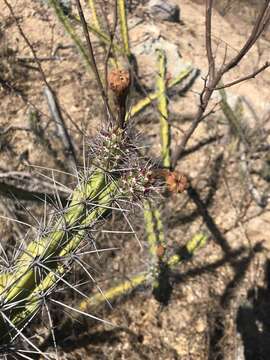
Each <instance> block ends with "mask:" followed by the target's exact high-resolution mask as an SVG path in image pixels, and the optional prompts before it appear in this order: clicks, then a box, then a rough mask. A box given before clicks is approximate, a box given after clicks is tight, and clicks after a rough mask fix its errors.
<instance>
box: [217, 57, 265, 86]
mask: <svg viewBox="0 0 270 360" xmlns="http://www.w3.org/2000/svg"><path fill="white" fill-rule="evenodd" d="M269 66H270V62H269V61H267V62H266V63H265V64H264V65H263V66H261V67H260V68H259V69H257V70H256V71H254V72H253V73H252V74H249V75H247V76H243V77H241V78H240V79H237V80H234V81H232V82H230V83H228V84H225V85H223V86H218V87H216V88H215V90H221V89H225V88H228V87H231V86H233V85H236V84H239V83H241V82H243V81H246V80H249V79H255V77H256V76H257V75H258V74H259V73H261V72H262V71H264V70H265V69H267V68H268V67H269Z"/></svg>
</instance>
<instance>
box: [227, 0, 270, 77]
mask: <svg viewBox="0 0 270 360" xmlns="http://www.w3.org/2000/svg"><path fill="white" fill-rule="evenodd" d="M269 20H270V0H267V1H265V4H264V5H263V6H262V8H261V11H260V13H259V15H258V17H257V19H256V22H255V24H254V26H253V29H252V32H251V34H250V36H249V38H248V39H247V41H246V43H245V45H244V46H243V47H242V49H241V50H240V51H239V53H238V54H237V55H236V56H235V57H234V58H233V59H232V60H231V61H230V62H229V63H228V64H227V65H225V67H224V68H223V69H221V72H222V74H225V73H226V72H228V71H229V70H231V69H232V68H233V67H235V66H236V65H237V64H239V62H240V61H241V60H242V58H243V57H244V56H245V55H246V54H247V53H248V52H249V50H250V49H251V48H252V46H253V45H254V44H255V42H256V41H257V40H258V38H259V37H260V35H261V34H262V32H263V31H264V29H265V28H266V26H267V25H268V23H269Z"/></svg>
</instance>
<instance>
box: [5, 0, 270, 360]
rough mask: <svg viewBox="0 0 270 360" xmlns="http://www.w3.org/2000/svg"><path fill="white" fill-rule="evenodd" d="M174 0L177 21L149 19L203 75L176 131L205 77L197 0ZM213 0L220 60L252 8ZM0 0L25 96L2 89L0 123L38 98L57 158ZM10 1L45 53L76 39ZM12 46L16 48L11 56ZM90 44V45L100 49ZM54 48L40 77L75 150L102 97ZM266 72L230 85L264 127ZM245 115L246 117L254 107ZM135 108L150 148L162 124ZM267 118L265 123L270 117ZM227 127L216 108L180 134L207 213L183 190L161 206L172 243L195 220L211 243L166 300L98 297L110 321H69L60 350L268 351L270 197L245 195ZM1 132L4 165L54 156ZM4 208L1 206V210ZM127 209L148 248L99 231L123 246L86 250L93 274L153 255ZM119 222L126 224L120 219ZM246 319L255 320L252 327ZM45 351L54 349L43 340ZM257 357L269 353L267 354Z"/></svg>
mask: <svg viewBox="0 0 270 360" xmlns="http://www.w3.org/2000/svg"><path fill="white" fill-rule="evenodd" d="M178 3H179V5H180V7H181V17H182V23H181V24H170V23H165V22H164V23H155V25H157V26H158V28H159V30H160V33H161V34H162V35H163V36H164V37H165V38H167V39H169V40H170V41H172V42H173V43H174V44H176V45H178V46H179V51H180V54H181V57H182V58H183V59H184V61H186V62H190V63H192V64H193V66H194V67H197V68H199V69H201V77H199V78H198V79H197V80H196V82H195V84H194V86H193V87H192V89H190V90H189V91H188V92H187V93H185V94H184V96H182V97H176V98H174V100H173V101H172V112H173V117H174V118H175V119H172V122H173V124H174V125H176V126H178V127H181V130H182V131H183V130H185V129H186V128H187V126H188V125H189V124H190V119H191V117H192V115H193V114H194V111H195V109H196V107H197V104H198V94H197V92H198V91H199V90H200V89H201V88H202V84H203V80H202V78H203V76H204V75H205V74H206V71H207V60H206V56H205V45H204V6H203V5H202V1H190V0H181V1H180V0H179V1H178ZM221 3H222V2H218V6H217V9H216V11H215V13H214V26H213V34H214V44H215V45H217V46H218V51H217V58H218V59H220V61H222V59H223V56H224V49H225V44H226V45H227V49H228V52H227V56H232V55H234V54H235V51H236V50H237V49H239V48H240V46H241V45H242V44H243V43H244V41H245V39H246V34H247V33H248V29H249V28H250V26H251V23H252V19H253V17H252V14H253V13H252V11H254V9H255V7H252V9H251V8H249V6H248V5H247V4H244V2H243V4H242V3H241V4H240V5H239V6H240V7H237V8H236V7H231V8H228V9H229V10H226V11H223V10H224V8H225V5H226V4H225V5H224V4H222V5H221ZM223 3H224V2H223ZM228 3H229V2H228ZM254 4H255V3H254ZM0 5H1V9H3V11H2V13H1V18H0V36H1V37H0V39H1V48H0V52H1V54H0V61H1V63H3V68H4V72H2V73H1V72H0V75H1V76H3V77H4V79H6V80H8V81H9V82H10V83H11V84H12V86H14V87H16V88H17V89H18V93H20V94H24V95H26V96H27V103H25V102H24V101H23V100H22V98H21V96H20V95H16V94H14V92H9V91H8V90H3V89H2V90H1V93H0V99H1V110H0V127H1V130H2V129H6V128H7V127H8V126H9V125H11V126H12V127H16V126H19V127H29V122H28V111H29V107H30V105H31V106H33V105H34V106H36V107H37V108H38V109H39V110H40V111H41V112H42V113H43V116H42V124H43V125H44V126H45V124H47V125H48V127H47V130H46V131H47V136H48V138H49V139H50V140H51V141H52V143H53V145H54V147H55V149H56V150H57V153H58V157H59V160H60V161H61V160H63V159H64V154H63V152H62V151H61V144H60V142H59V140H58V139H57V137H56V135H55V128H54V125H53V123H51V122H49V112H48V109H47V105H46V101H45V100H44V96H43V85H42V82H41V79H40V76H39V74H38V72H37V71H36V70H34V69H33V68H32V67H35V64H34V63H27V64H28V65H31V66H32V67H29V66H28V67H22V66H21V63H19V61H18V59H19V58H20V59H21V58H25V57H32V55H31V53H30V51H29V49H28V47H27V46H26V45H25V43H24V41H23V40H22V38H21V36H20V35H19V34H18V31H17V29H16V26H15V24H14V21H13V20H12V18H11V17H10V15H9V12H8V10H7V8H6V6H5V5H4V4H3V1H2V0H0ZM12 5H13V6H14V11H15V13H16V15H17V16H18V17H19V20H20V24H21V26H22V27H23V29H24V32H25V33H26V34H27V35H28V36H29V39H30V41H31V43H32V44H33V46H34V47H35V49H36V51H37V55H38V56H39V57H49V56H51V54H52V52H53V50H54V49H55V47H56V46H57V45H59V44H62V45H72V42H71V40H70V39H69V37H68V36H67V35H66V34H65V32H64V30H63V29H62V27H61V25H60V24H58V23H57V21H56V19H55V17H54V15H53V13H52V12H51V11H48V9H47V8H46V7H42V6H41V5H40V3H39V2H37V1H33V0H24V1H22V0H17V1H16V2H14V4H13V2H12ZM234 6H236V5H234ZM254 6H255V5H254ZM236 9H238V10H239V9H240V10H241V11H242V12H243V13H244V14H245V16H242V17H241V18H239V16H238V15H237V13H236ZM240 10H239V11H240ZM136 14H137V15H143V16H144V18H145V20H144V23H143V24H142V26H145V24H148V22H147V21H149V19H148V18H147V16H146V15H145V13H144V7H143V6H142V5H140V6H138V7H137V8H136V10H135V15H136ZM149 26H150V22H149ZM137 30H138V29H137ZM137 34H138V33H137ZM136 36H138V35H136V33H132V32H131V44H133V42H136V40H137V38H136ZM9 48H11V49H12V50H13V51H14V53H15V55H12V56H10V57H9V58H8V59H7V49H9ZM96 51H97V52H98V50H97V49H96ZM59 55H60V56H61V60H53V61H42V66H43V68H44V71H45V73H46V76H47V80H48V81H49V82H50V84H51V85H52V87H53V88H54V90H55V91H56V92H57V95H58V98H59V102H60V104H61V107H62V108H63V109H64V111H65V112H67V113H68V115H69V116H70V118H71V119H72V122H71V121H70V120H68V119H67V126H68V129H69V131H70V132H71V134H72V137H73V139H74V143H75V145H76V149H77V152H78V153H82V148H83V141H84V137H83V135H82V134H81V133H80V132H79V131H78V130H77V127H76V126H75V125H78V126H79V127H80V128H81V129H83V131H84V134H85V135H86V136H87V137H89V138H90V137H91V136H92V135H93V134H95V132H96V129H97V128H99V127H100V121H101V120H100V119H101V113H102V110H101V105H100V104H101V101H100V98H99V97H98V96H97V89H96V85H95V82H94V80H93V78H92V76H91V75H89V74H88V73H87V71H86V70H85V67H84V65H83V61H82V60H80V58H79V56H78V55H77V52H76V50H75V49H74V48H66V49H62V50H59ZM266 59H269V34H267V35H265V36H264V37H263V38H262V39H261V40H260V42H259V43H258V45H257V46H255V47H254V49H253V50H252V51H251V52H250V54H249V55H248V56H247V57H246V58H245V59H244V61H243V63H242V64H241V66H239V67H237V68H236V69H235V70H233V72H232V73H231V74H229V75H228V76H226V78H225V79H224V82H230V81H232V80H234V79H236V78H239V77H241V76H243V75H244V74H245V75H246V74H249V73H251V72H252V71H253V70H254V68H255V67H256V66H258V65H259V64H263V62H264V61H265V60H266ZM0 66H1V64H0ZM142 66H143V65H142ZM0 71H1V68H0ZM141 71H143V69H141ZM269 84H270V71H269V70H267V71H265V72H264V73H263V74H260V75H259V76H258V77H257V78H256V79H253V80H251V81H249V82H245V83H242V84H239V85H237V86H235V87H234V88H232V89H230V90H229V93H230V95H231V96H232V97H233V96H244V97H245V98H246V99H248V101H249V102H251V103H252V105H253V107H254V109H255V111H256V113H257V115H258V117H259V119H260V123H259V124H255V125H254V120H251V122H250V124H249V125H250V126H251V127H253V128H254V127H258V128H259V127H260V125H261V124H262V121H263V119H265V118H266V114H267V111H269V95H270V94H269ZM148 114H149V113H148ZM249 117H250V118H251V116H250V114H249ZM266 119H267V118H266ZM139 120H140V121H138V125H137V130H139V131H141V132H142V134H143V136H142V138H143V139H147V143H148V144H150V145H153V149H155V150H156V149H157V148H159V146H158V136H159V124H158V118H157V116H156V113H154V112H152V113H151V114H150V115H149V116H148V115H144V114H142V115H140V119H139ZM74 124H75V125H74ZM264 126H266V127H268V129H269V126H270V123H269V117H268V122H266V123H265V124H264ZM227 133H228V126H227V125H224V119H223V120H222V115H221V112H217V114H215V115H214V116H211V117H209V118H208V119H207V121H205V123H204V124H202V125H201V126H200V127H199V128H198V129H197V130H196V132H195V134H194V137H193V138H192V139H191V141H190V143H189V145H188V148H189V149H190V150H191V151H190V153H189V154H187V155H186V156H185V157H184V158H183V160H182V161H181V164H180V165H179V168H181V171H184V172H186V173H187V174H188V175H189V177H190V178H191V181H192V184H193V186H194V187H196V189H197V191H198V192H199V194H200V196H201V198H202V199H203V201H204V202H205V206H206V207H207V211H208V214H206V215H205V213H204V215H205V217H204V219H202V216H201V213H200V212H199V211H198V209H197V208H196V206H195V205H194V202H192V201H191V200H190V198H189V197H188V195H187V194H186V193H185V194H181V195H179V194H177V195H176V194H174V195H172V196H171V198H170V200H168V201H167V200H166V201H162V204H161V211H162V214H163V217H164V220H165V224H166V225H165V226H166V235H167V242H168V251H169V252H170V253H173V251H174V250H175V249H178V248H179V247H181V246H183V245H184V244H185V243H186V241H187V240H188V239H190V238H191V237H192V236H193V235H194V234H196V233H197V232H199V231H203V232H205V233H207V234H209V240H208V242H207V245H206V246H205V247H203V248H202V249H200V250H199V251H198V253H196V256H195V257H194V258H192V260H190V261H185V262H184V263H183V264H181V266H179V267H178V268H177V269H176V270H175V271H174V272H173V274H172V280H171V282H172V289H173V290H172V294H171V297H170V299H169V304H168V305H167V306H163V305H161V304H159V303H158V302H157V301H156V300H155V299H154V297H153V295H152V293H151V291H150V290H149V289H144V288H142V289H140V290H139V291H136V292H135V293H132V294H129V295H128V296H126V297H125V298H124V299H121V300H118V301H117V302H116V303H115V304H114V306H113V310H109V309H108V308H106V307H104V308H102V309H100V310H99V314H98V315H99V316H100V317H102V318H104V319H106V320H107V321H109V322H111V323H112V325H104V324H101V323H99V322H94V321H93V322H89V323H88V322H87V323H86V321H85V322H84V321H82V324H80V325H78V324H77V325H74V328H71V329H69V334H70V336H69V337H67V338H66V339H65V342H64V343H62V344H61V345H62V346H60V347H59V358H60V359H134V360H135V359H160V360H167V359H168V360H170V359H181V360H189V359H190V360H193V359H194V360H203V359H215V358H217V359H224V360H236V359H239V360H242V359H244V357H243V352H244V349H245V351H246V354H247V351H250V354H251V356H253V357H246V359H251V358H252V359H257V358H256V357H255V355H254V354H259V352H260V351H261V352H262V356H265V354H266V353H267V352H266V351H267V350H268V348H267V346H266V345H265V339H266V338H267V336H268V335H269V321H268V320H267V317H268V318H269V305H268V301H267V300H269V295H268V287H267V286H268V283H267V281H268V279H267V277H266V275H267V270H269V269H268V267H269V262H268V261H269V260H268V251H269V249H270V240H269V234H270V221H269V220H270V217H269V209H270V208H269V205H268V206H267V207H266V208H264V209H262V208H261V207H259V206H257V205H256V204H255V202H254V201H253V200H252V198H251V195H250V193H249V191H248V190H247V186H246V184H245V179H244V177H243V175H242V174H241V172H240V170H239V158H238V156H237V153H235V152H233V150H231V148H230V146H229V145H228V141H224V138H226V136H225V135H226V134H227ZM180 135H181V132H180V131H177V130H176V131H175V133H174V137H173V142H174V141H175V140H176V139H177V138H178V137H179V136H180ZM214 135H219V136H220V137H222V136H223V140H217V141H212V142H209V143H208V144H207V145H206V146H199V147H198V149H197V150H196V151H192V147H193V146H196V145H197V144H198V142H202V141H206V140H207V139H208V138H209V137H212V136H214ZM268 142H269V137H268ZM0 144H1V153H0V168H1V169H2V171H11V170H16V171H27V172H30V173H35V172H36V171H37V169H35V166H42V167H47V168H50V167H51V168H54V167H56V163H55V160H54V158H53V157H52V156H50V155H49V154H47V153H46V151H44V147H43V146H42V144H41V143H40V141H39V140H38V139H37V138H36V137H35V136H34V135H33V133H32V132H29V131H24V130H11V131H9V132H8V133H7V134H5V135H0ZM155 150H154V151H153V152H155ZM264 157H265V154H264V155H263V156H262V157H261V159H260V158H259V159H257V160H254V166H255V167H256V166H257V167H258V168H259V169H261V168H262V167H263V165H264V163H263V162H262V160H263V159H264ZM256 161H257V163H258V164H257V163H256ZM256 164H257V165H256ZM29 165H31V166H29ZM38 171H41V170H38ZM45 173H46V172H45ZM47 173H50V172H47ZM56 177H57V178H58V179H59V180H60V181H63V182H65V184H67V185H68V186H70V187H72V186H73V185H74V184H73V180H72V179H70V178H69V177H66V176H64V175H56ZM255 181H256V184H257V185H258V187H259V189H265V188H267V186H268V184H267V183H266V182H264V181H262V180H260V179H257V178H256V180H255ZM268 187H269V186H268ZM0 202H1V204H4V207H5V206H6V205H5V204H8V207H9V208H10V209H11V210H10V211H11V214H13V215H14V214H16V216H17V217H18V219H27V221H29V222H31V221H33V220H31V219H28V217H27V215H26V214H25V213H24V212H23V211H22V210H21V209H19V207H18V206H17V205H14V202H13V201H9V200H7V199H5V198H4V197H3V198H1V199H0ZM165 202H166V203H167V204H166V206H165ZM27 206H28V208H29V209H30V210H31V211H32V212H33V213H34V214H37V215H38V216H41V214H42V211H43V210H42V208H41V207H38V206H37V205H31V206H30V204H29V203H28V204H27ZM6 210H7V207H6V209H5V211H6ZM1 211H2V210H1ZM13 212H14V213H13ZM4 215H5V216H9V215H7V214H6V213H5V214H4ZM135 215H136V216H135ZM135 215H134V216H133V218H132V221H133V224H134V227H135V228H136V229H138V236H139V237H140V240H141V241H142V244H143V246H144V249H143V250H140V247H139V245H138V243H137V241H136V239H135V238H133V237H132V236H128V237H127V236H123V235H122V236H118V237H107V238H104V239H103V241H104V244H102V246H106V245H107V246H115V247H117V248H120V250H118V251H116V252H115V253H114V254H113V255H112V256H109V257H106V256H102V257H101V258H100V259H99V258H93V259H91V265H93V266H94V267H95V268H96V269H97V272H98V274H97V275H96V276H97V280H98V281H100V286H101V288H102V289H106V288H108V287H109V286H111V285H112V284H115V283H118V281H119V280H121V279H125V278H126V277H127V276H129V275H131V274H135V273H136V272H138V271H141V270H145V269H147V268H148V267H149V266H150V260H149V255H148V252H147V249H146V242H145V239H144V235H143V232H142V226H141V225H140V223H142V221H143V219H142V214H138V213H137V212H135ZM113 221H115V219H111V220H110V222H109V224H108V227H109V226H115V225H114V222H113ZM116 224H117V225H116V226H117V227H118V228H119V229H121V230H122V228H123V227H122V224H121V223H120V224H119V222H118V223H117V222H116ZM125 227H127V229H128V226H127V225H125ZM0 228H1V241H2V242H3V243H14V241H15V240H14V238H15V239H16V235H14V234H16V233H15V230H16V229H15V225H12V223H11V222H7V221H6V220H3V219H0ZM18 231H19V232H21V233H24V232H25V229H24V228H23V227H22V226H19V230H18ZM91 288H92V286H91ZM88 291H90V290H88ZM75 300H76V299H74V301H75ZM243 314H244V315H245V314H247V315H246V316H247V317H248V318H249V319H250V323H248V322H247V323H246V324H245V323H244V321H243V319H242V318H243ZM263 314H266V315H265V316H264V315H263ZM95 315H97V314H96V313H95ZM253 320H254V321H253ZM252 326H253V332H252V331H251V332H248V331H249V330H250V327H252ZM254 328H255V330H254ZM46 334H48V332H47V330H46V329H39V334H38V335H37V336H36V337H37V338H38V337H39V336H40V337H41V338H42V337H44V336H45V335H46ZM241 336H242V337H241ZM248 336H249V337H248ZM256 339H257V341H256ZM39 340H40V339H39V338H38V341H39ZM253 343H254V344H253ZM254 349H255V350H254ZM48 351H49V352H50V349H48ZM252 351H254V353H252ZM252 354H253V355H252ZM241 356H242V357H241ZM256 356H257V355H256ZM261 358H262V359H264V358H265V359H266V357H261ZM258 359H259V357H258Z"/></svg>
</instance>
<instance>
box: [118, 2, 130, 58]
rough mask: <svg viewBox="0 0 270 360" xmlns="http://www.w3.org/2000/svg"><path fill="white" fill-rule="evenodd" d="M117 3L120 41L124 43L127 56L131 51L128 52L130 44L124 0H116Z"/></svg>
mask: <svg viewBox="0 0 270 360" xmlns="http://www.w3.org/2000/svg"><path fill="white" fill-rule="evenodd" d="M117 3H118V12H119V19H120V29H121V36H122V41H123V45H124V50H125V54H126V55H127V57H128V58H129V57H130V55H131V52H130V46H129V37H128V26H127V16H126V5H125V0H118V1H117Z"/></svg>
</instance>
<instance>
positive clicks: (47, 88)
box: [4, 0, 77, 165]
mask: <svg viewBox="0 0 270 360" xmlns="http://www.w3.org/2000/svg"><path fill="white" fill-rule="evenodd" d="M4 2H5V4H6V6H7V7H8V9H9V11H10V14H11V16H12V18H13V19H14V21H15V23H16V26H17V29H18V30H19V33H20V35H21V36H22V38H23V39H24V41H25V42H26V44H27V46H28V47H29V49H30V50H31V52H32V55H33V57H34V59H35V62H36V64H37V66H38V70H39V73H40V75H41V77H42V80H43V82H44V84H45V91H48V93H50V97H51V100H52V102H53V104H54V113H55V112H57V115H58V117H57V119H58V123H59V124H61V127H62V128H63V133H64V135H65V141H66V142H67V143H68V144H69V150H68V152H69V153H70V154H71V155H72V157H73V161H74V163H75V165H76V163H77V159H76V152H75V149H74V147H73V143H72V140H71V138H70V135H69V133H68V130H67V127H66V124H65V121H64V118H63V116H62V112H61V107H60V105H59V102H58V99H57V96H56V94H55V93H54V91H53V89H52V87H51V86H50V84H49V82H48V81H47V78H46V75H45V73H44V71H43V69H42V66H41V63H40V61H39V58H38V56H37V53H36V51H35V49H34V47H33V45H32V44H31V42H30V41H29V39H28V37H27V36H26V35H25V33H24V31H23V29H22V27H21V25H20V23H19V21H18V19H17V17H16V15H15V13H14V11H13V8H12V6H11V5H10V3H9V2H8V0H4ZM52 115H53V113H52Z"/></svg>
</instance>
